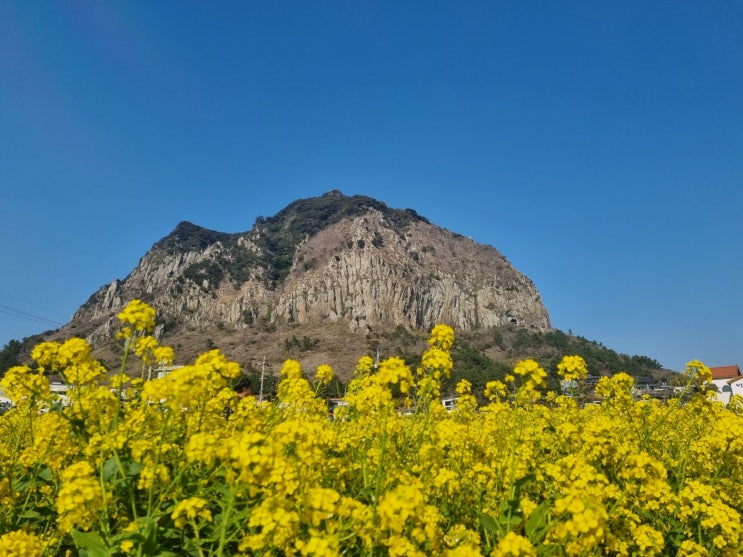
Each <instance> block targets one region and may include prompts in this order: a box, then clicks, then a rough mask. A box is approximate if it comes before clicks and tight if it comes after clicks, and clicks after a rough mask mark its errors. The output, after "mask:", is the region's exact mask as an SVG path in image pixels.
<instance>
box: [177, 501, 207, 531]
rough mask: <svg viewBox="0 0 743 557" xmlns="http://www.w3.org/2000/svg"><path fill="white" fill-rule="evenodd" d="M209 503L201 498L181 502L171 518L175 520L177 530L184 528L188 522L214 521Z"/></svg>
mask: <svg viewBox="0 0 743 557" xmlns="http://www.w3.org/2000/svg"><path fill="white" fill-rule="evenodd" d="M208 504H209V502H208V501H207V500H206V499H202V498H201V497H189V498H187V499H184V500H183V501H179V502H178V504H177V505H176V506H175V509H173V512H172V513H171V515H170V518H172V519H173V522H174V524H175V527H176V528H183V527H184V526H185V525H186V523H187V522H190V521H194V520H197V519H198V520H202V521H204V522H211V521H212V512H211V511H210V510H209V509H208V508H207V506H208Z"/></svg>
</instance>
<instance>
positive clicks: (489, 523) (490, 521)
mask: <svg viewBox="0 0 743 557" xmlns="http://www.w3.org/2000/svg"><path fill="white" fill-rule="evenodd" d="M480 524H482V527H483V528H484V529H485V530H486V531H488V532H490V533H491V534H496V535H498V533H499V532H500V529H499V528H498V523H497V522H496V521H495V519H494V518H493V517H492V516H490V515H489V514H480Z"/></svg>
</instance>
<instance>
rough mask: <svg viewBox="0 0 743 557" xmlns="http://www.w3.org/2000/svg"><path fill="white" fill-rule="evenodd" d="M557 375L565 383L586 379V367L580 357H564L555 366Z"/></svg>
mask: <svg viewBox="0 0 743 557" xmlns="http://www.w3.org/2000/svg"><path fill="white" fill-rule="evenodd" d="M557 374H558V375H559V376H560V377H561V378H562V379H564V380H565V381H577V380H580V379H585V378H586V376H587V375H588V367H587V366H586V361H585V360H584V359H583V358H581V357H580V356H564V357H563V358H562V360H561V361H560V363H559V364H557Z"/></svg>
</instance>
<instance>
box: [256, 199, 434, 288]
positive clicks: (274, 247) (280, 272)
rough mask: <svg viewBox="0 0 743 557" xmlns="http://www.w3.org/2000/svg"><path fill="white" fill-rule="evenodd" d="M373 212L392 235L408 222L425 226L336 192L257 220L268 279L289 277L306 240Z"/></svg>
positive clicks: (411, 215)
mask: <svg viewBox="0 0 743 557" xmlns="http://www.w3.org/2000/svg"><path fill="white" fill-rule="evenodd" d="M369 209H376V210H377V211H380V212H381V213H383V214H384V216H385V218H386V219H387V221H388V222H390V223H391V224H392V226H393V228H394V229H395V231H398V232H400V231H401V230H404V228H405V227H406V226H408V225H409V224H410V223H411V222H414V221H423V222H428V221H427V220H426V219H425V218H423V217H421V216H420V215H418V213H416V212H415V211H413V210H412V209H405V210H402V209H390V208H389V207H387V205H385V204H384V203H382V202H381V201H377V200H376V199H372V198H371V197H367V196H364V195H353V196H345V195H343V194H342V193H341V192H339V191H337V190H333V191H331V192H328V193H326V194H325V195H322V196H321V197H313V198H309V199H299V200H297V201H294V202H293V203H291V204H289V205H287V206H286V207H285V208H284V209H282V210H281V211H279V212H278V213H277V214H276V215H275V216H273V217H268V218H266V217H258V218H257V219H256V222H255V226H254V227H253V232H252V235H251V236H252V237H251V239H252V240H253V242H254V243H255V244H256V245H257V246H259V247H260V248H261V250H262V251H263V264H264V265H265V267H266V272H267V278H268V280H269V281H272V282H280V281H282V280H283V279H284V278H285V277H286V275H287V274H288V273H289V269H290V268H291V265H292V260H293V258H294V252H295V251H296V249H297V246H298V245H299V244H300V242H302V241H303V240H304V239H305V238H307V237H311V236H314V235H315V234H317V233H318V232H319V231H320V230H322V229H323V228H325V227H326V226H329V225H331V224H335V223H337V222H338V221H340V220H342V219H344V218H348V217H355V216H359V215H362V214H364V213H366V212H367V211H368V210H369Z"/></svg>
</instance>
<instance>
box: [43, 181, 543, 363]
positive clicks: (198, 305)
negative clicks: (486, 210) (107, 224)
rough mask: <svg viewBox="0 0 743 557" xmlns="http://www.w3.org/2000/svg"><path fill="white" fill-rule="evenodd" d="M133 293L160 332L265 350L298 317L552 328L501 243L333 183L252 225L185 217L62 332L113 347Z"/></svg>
mask: <svg viewBox="0 0 743 557" xmlns="http://www.w3.org/2000/svg"><path fill="white" fill-rule="evenodd" d="M132 298H140V299H143V300H144V301H147V302H148V303H150V304H151V305H153V306H154V307H156V308H157V310H158V312H159V325H158V329H157V334H158V335H159V336H160V337H161V339H162V340H163V342H168V341H170V342H171V343H172V344H176V345H177V344H178V343H180V344H181V345H184V342H183V341H182V340H179V339H183V338H188V337H191V336H193V335H192V333H196V332H198V333H199V334H201V335H202V336H205V337H207V338H210V339H212V341H214V340H215V339H217V338H221V337H224V336H236V337H240V336H242V337H244V338H245V339H246V342H248V341H249V342H251V343H253V344H254V345H255V346H256V347H257V348H258V349H259V351H260V350H263V351H265V350H264V349H263V348H262V347H263V346H264V345H265V344H266V342H267V339H265V338H263V335H262V333H263V332H265V333H270V332H271V331H277V330H278V331H279V334H286V335H287V338H291V336H292V334H293V333H291V331H292V329H293V328H296V327H299V326H301V327H302V328H303V329H305V328H308V327H309V328H308V329H307V330H308V333H307V334H309V333H310V332H311V330H314V331H318V332H317V333H316V334H317V335H318V336H319V337H322V336H323V334H324V333H323V332H322V331H323V330H324V329H328V330H331V329H332V331H333V333H332V335H336V336H337V335H340V334H342V333H343V332H348V333H349V334H352V335H353V336H357V335H358V336H359V337H360V338H361V339H368V338H369V337H370V336H374V335H378V334H382V333H384V332H386V331H389V330H394V329H395V328H396V327H398V326H403V327H405V328H407V329H409V330H419V331H425V330H428V329H430V328H431V327H433V325H435V324H436V323H439V322H444V323H448V324H450V325H451V326H453V327H454V329H455V330H457V331H460V332H464V331H469V330H476V329H480V328H490V327H497V326H504V325H508V326H515V327H524V328H526V329H529V330H533V331H548V330H551V325H550V321H549V314H548V312H547V309H546V307H545V306H544V304H543V302H542V300H541V296H540V294H539V292H538V290H537V289H536V287H535V285H534V284H533V282H532V281H531V280H530V279H529V278H528V277H526V276H525V275H523V274H522V273H521V272H519V271H518V270H516V269H515V268H514V267H513V266H512V265H511V264H510V263H509V262H508V260H507V259H506V258H505V256H503V255H502V254H501V253H500V252H499V251H498V250H497V249H496V248H494V247H492V246H488V245H484V244H479V243H477V242H474V241H473V240H471V239H469V238H465V237H464V236H462V235H461V234H457V233H454V232H451V231H448V230H446V229H443V228H441V227H438V226H436V225H434V224H432V223H431V222H430V221H429V220H428V219H426V218H425V217H423V216H421V215H419V214H418V213H417V212H416V211H414V210H413V209H394V208H390V207H388V206H387V205H386V204H385V203H383V202H381V201H378V200H375V199H373V198H371V197H367V196H361V195H354V196H346V195H344V194H343V193H341V192H340V191H338V190H332V191H330V192H328V193H326V194H324V195H322V196H319V197H314V198H306V199H299V200H296V201H294V202H292V203H290V204H289V205H287V206H286V207H285V208H284V209H282V210H281V211H279V212H278V213H277V214H276V215H274V216H271V217H263V216H259V217H257V218H256V219H255V224H254V225H253V227H252V228H251V229H250V230H248V231H246V232H238V233H226V232H220V231H216V230H210V229H207V228H204V227H201V226H198V225H196V224H193V223H191V222H188V221H181V222H180V223H178V225H176V227H175V228H174V229H173V231H172V232H171V233H170V234H168V235H166V236H165V237H163V238H161V239H160V240H158V241H157V242H155V243H154V244H153V246H152V248H151V249H150V250H149V251H148V252H147V253H146V254H145V255H144V256H143V257H142V258H141V259H140V261H139V263H138V264H137V266H136V267H135V268H134V269H133V270H132V271H131V272H130V273H129V275H127V277H126V278H124V279H123V280H119V279H116V280H114V281H112V282H111V283H109V284H107V285H104V286H103V287H101V288H100V289H99V290H98V291H97V292H96V293H94V294H93V295H92V296H91V297H90V299H89V300H88V302H86V303H85V304H83V305H82V306H81V307H80V308H79V309H78V310H77V311H76V312H75V314H74V315H73V318H72V320H71V321H70V323H68V324H67V325H65V326H64V327H62V328H61V329H60V330H59V331H58V333H56V334H55V335H56V336H60V337H61V336H64V335H66V336H71V335H76V336H84V337H85V338H87V339H88V340H89V341H90V342H91V343H92V344H93V345H94V346H95V347H96V348H97V349H99V350H102V351H103V352H108V353H109V355H111V354H113V353H114V344H115V343H114V335H115V332H116V330H117V328H118V326H119V324H118V320H117V319H116V314H117V313H118V312H119V311H120V310H121V308H123V306H124V305H125V304H126V302H128V301H129V300H130V299H132ZM227 333H230V335H228V334H227ZM290 333H291V334H290ZM304 334H305V333H303V335H304ZM249 339H250V340H249ZM236 342H237V341H236ZM185 344H187V345H188V348H187V350H186V352H187V353H186V354H184V356H185V357H190V356H193V355H194V354H192V352H193V351H194V350H196V347H195V346H194V347H193V349H192V348H191V345H193V344H198V343H195V342H192V341H189V342H187V343H185ZM362 344H364V343H363V342H362ZM202 349H203V347H202ZM333 355H334V354H332V351H330V352H327V353H326V354H325V356H326V357H328V358H330V357H332V356H333ZM360 355H363V353H362V354H360ZM243 356H244V355H243ZM354 356H356V355H354ZM344 365H350V364H346V363H344Z"/></svg>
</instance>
